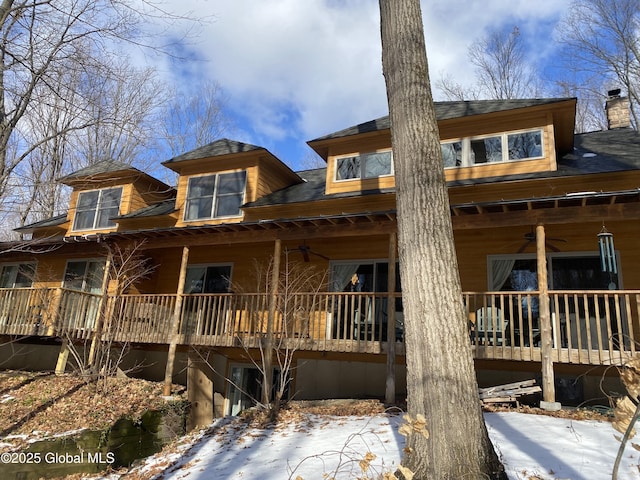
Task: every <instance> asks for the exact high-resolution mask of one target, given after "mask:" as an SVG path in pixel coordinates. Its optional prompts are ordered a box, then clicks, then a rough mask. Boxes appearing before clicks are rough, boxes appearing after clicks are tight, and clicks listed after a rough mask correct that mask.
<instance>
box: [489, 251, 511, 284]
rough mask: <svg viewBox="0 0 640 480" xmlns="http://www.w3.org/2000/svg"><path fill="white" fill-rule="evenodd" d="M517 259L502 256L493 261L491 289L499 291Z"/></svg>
mask: <svg viewBox="0 0 640 480" xmlns="http://www.w3.org/2000/svg"><path fill="white" fill-rule="evenodd" d="M515 263H516V260H515V259H514V258H501V259H498V260H492V261H491V274H492V278H491V285H490V287H491V291H492V292H498V291H500V290H501V289H502V286H503V285H504V282H506V281H507V278H509V275H511V271H512V270H513V266H514V265H515Z"/></svg>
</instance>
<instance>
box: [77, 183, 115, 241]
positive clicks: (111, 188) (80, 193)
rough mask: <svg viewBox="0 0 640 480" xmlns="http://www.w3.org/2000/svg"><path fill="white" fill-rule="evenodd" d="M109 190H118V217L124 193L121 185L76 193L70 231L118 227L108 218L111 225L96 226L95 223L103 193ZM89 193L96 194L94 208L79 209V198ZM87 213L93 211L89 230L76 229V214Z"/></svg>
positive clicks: (86, 229)
mask: <svg viewBox="0 0 640 480" xmlns="http://www.w3.org/2000/svg"><path fill="white" fill-rule="evenodd" d="M109 190H120V198H119V200H118V215H119V214H120V207H121V206H122V195H123V193H124V187H123V186H122V185H120V186H117V187H105V188H94V189H92V190H82V191H81V192H78V196H77V197H76V208H75V213H74V215H73V226H72V228H71V230H72V231H74V232H78V231H88V230H104V229H110V228H115V227H117V226H118V225H117V223H116V222H111V219H110V218H108V220H109V222H110V223H112V225H105V226H96V222H97V220H98V212H99V211H100V210H101V209H100V203H101V200H102V195H103V192H106V191H109ZM91 192H98V199H97V202H96V205H95V207H93V208H91V209H82V210H81V209H80V208H79V205H80V198H81V196H82V195H85V194H88V193H91ZM89 211H93V212H94V215H93V222H92V227H91V228H78V227H77V221H78V214H79V213H82V212H89Z"/></svg>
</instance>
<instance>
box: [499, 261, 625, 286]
mask: <svg viewBox="0 0 640 480" xmlns="http://www.w3.org/2000/svg"><path fill="white" fill-rule="evenodd" d="M547 260H548V261H547V265H548V266H547V268H548V279H549V288H550V289H552V290H594V289H595V290H606V289H615V288H618V286H619V282H620V279H619V277H618V274H610V273H607V272H603V271H602V269H601V267H600V257H599V256H598V254H597V253H595V252H594V253H591V254H589V253H586V254H566V253H548V254H547ZM489 289H490V290H494V291H532V290H537V289H538V274H537V261H536V258H535V256H534V255H529V254H518V255H505V256H501V255H496V256H493V255H492V256H490V257H489Z"/></svg>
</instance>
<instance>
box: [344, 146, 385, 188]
mask: <svg viewBox="0 0 640 480" xmlns="http://www.w3.org/2000/svg"><path fill="white" fill-rule="evenodd" d="M387 152H388V153H389V160H390V163H391V165H390V167H391V168H390V171H389V173H385V174H384V175H376V176H375V177H365V176H364V173H365V163H366V162H360V176H359V177H355V178H338V162H339V161H340V160H343V159H345V158H358V157H364V156H366V155H372V154H376V153H387ZM333 167H334V168H333V181H334V182H337V183H341V182H353V181H357V180H360V181H365V180H374V179H376V178H385V177H392V176H394V174H395V169H394V167H393V150H392V149H391V148H381V149H379V150H371V151H366V152H357V153H350V154H344V155H337V156H336V157H334V159H333Z"/></svg>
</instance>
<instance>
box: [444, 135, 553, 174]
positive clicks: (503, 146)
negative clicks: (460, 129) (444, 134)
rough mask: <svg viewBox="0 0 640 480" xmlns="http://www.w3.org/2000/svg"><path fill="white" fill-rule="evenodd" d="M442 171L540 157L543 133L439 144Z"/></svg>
mask: <svg viewBox="0 0 640 480" xmlns="http://www.w3.org/2000/svg"><path fill="white" fill-rule="evenodd" d="M440 148H441V150H442V160H443V163H444V166H445V168H456V167H471V166H473V165H482V164H486V163H500V162H512V161H517V160H528V159H534V158H541V157H542V156H543V148H542V130H540V129H537V130H527V131H522V132H505V133H502V134H498V135H488V136H482V137H465V138H462V139H458V140H453V141H446V142H442V143H441V144H440Z"/></svg>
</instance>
